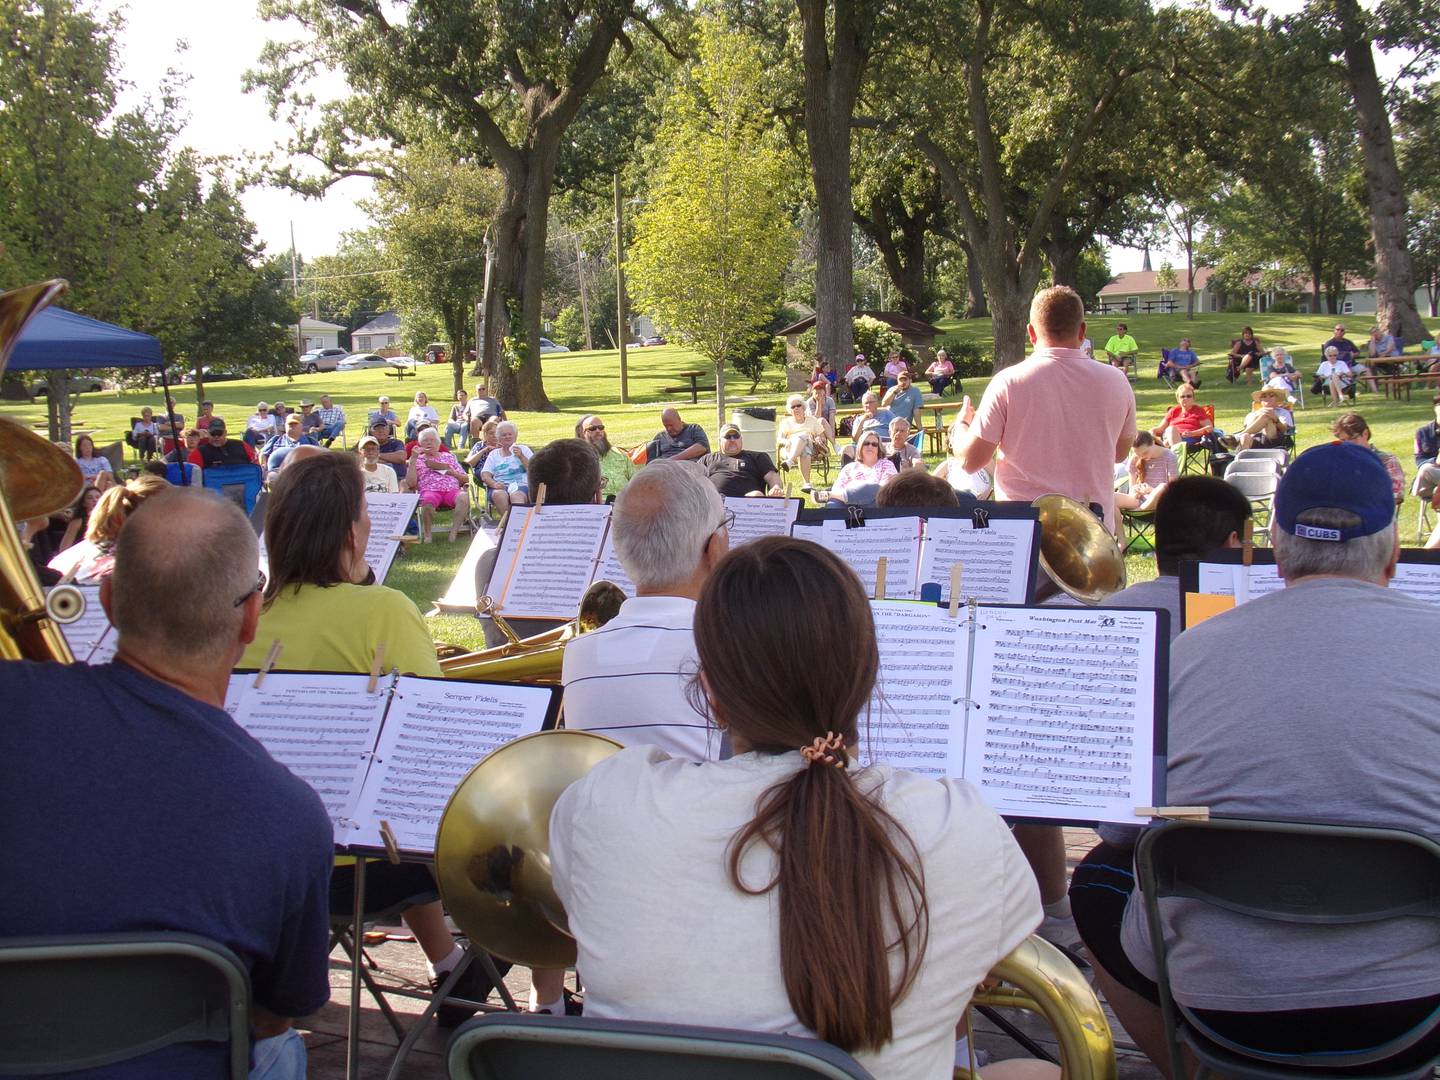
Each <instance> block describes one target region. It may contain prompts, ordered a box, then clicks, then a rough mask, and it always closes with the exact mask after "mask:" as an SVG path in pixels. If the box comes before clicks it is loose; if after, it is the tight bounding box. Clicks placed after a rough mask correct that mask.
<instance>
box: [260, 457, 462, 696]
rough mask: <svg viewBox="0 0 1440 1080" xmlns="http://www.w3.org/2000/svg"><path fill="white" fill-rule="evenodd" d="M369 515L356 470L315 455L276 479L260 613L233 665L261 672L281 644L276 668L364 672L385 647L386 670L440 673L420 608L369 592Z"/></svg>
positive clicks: (349, 460)
mask: <svg viewBox="0 0 1440 1080" xmlns="http://www.w3.org/2000/svg"><path fill="white" fill-rule="evenodd" d="M369 539H370V514H369V512H368V511H367V510H366V508H365V483H364V479H363V477H362V476H361V475H360V469H359V464H358V462H357V461H356V460H355V458H354V457H352V456H351V455H349V454H341V453H330V454H321V455H318V456H316V457H312V458H308V459H306V460H304V461H297V462H296V463H295V464H294V465H292V466H290V467H289V468H287V469H284V470H282V471H281V473H280V476H279V478H278V479H277V480H276V481H275V485H274V487H273V488H272V489H271V492H270V505H269V508H268V509H267V511H266V514H265V548H266V550H267V551H268V553H269V556H270V568H269V582H268V584H267V585H266V586H265V606H264V608H263V609H262V611H261V615H260V625H259V627H258V629H257V630H256V633H255V640H254V641H253V642H251V644H250V646H249V647H248V648H247V649H246V650H245V655H244V656H243V657H241V660H240V666H241V667H260V666H261V665H262V664H264V662H265V657H266V655H267V654H268V653H269V651H270V647H271V645H272V643H274V642H275V641H279V642H280V646H281V648H280V656H279V658H278V660H277V661H276V664H275V668H276V670H280V671H284V670H290V671H341V672H363V671H369V670H370V665H371V663H372V662H373V660H374V657H375V649H376V646H377V645H380V644H381V643H382V642H383V643H384V645H385V655H384V665H385V668H386V670H389V669H390V668H398V669H399V670H400V671H401V672H403V673H406V674H414V675H439V674H440V663H439V661H438V660H437V659H436V658H435V644H434V642H433V641H432V640H431V638H430V632H429V631H428V630H427V629H426V628H425V620H424V619H423V618H422V617H421V615H420V610H419V609H418V608H417V607H416V606H415V604H414V602H413V601H411V600H410V598H409V597H408V596H406V595H405V594H404V593H402V592H397V591H396V590H395V589H387V588H386V587H385V586H383V585H371V584H366V582H368V581H371V580H373V578H372V575H371V573H370V568H369V567H368V566H367V565H366V564H365V546H366V544H367V543H368V542H369Z"/></svg>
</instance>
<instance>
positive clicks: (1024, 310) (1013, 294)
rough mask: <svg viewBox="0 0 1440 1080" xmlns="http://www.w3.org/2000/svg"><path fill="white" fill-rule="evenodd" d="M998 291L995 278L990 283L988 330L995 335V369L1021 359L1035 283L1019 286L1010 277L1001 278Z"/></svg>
mask: <svg viewBox="0 0 1440 1080" xmlns="http://www.w3.org/2000/svg"><path fill="white" fill-rule="evenodd" d="M1000 277H1001V280H1003V284H1001V286H1000V288H998V289H997V288H996V287H995V285H996V279H995V278H992V279H991V281H990V312H991V319H992V321H991V327H992V332H993V333H994V336H995V370H996V371H1000V370H1001V369H1002V368H1007V367H1010V366H1012V365H1014V364H1018V363H1020V361H1021V360H1024V359H1025V343H1026V341H1027V340H1028V339H1027V337H1026V335H1025V325H1026V324H1027V323H1028V322H1029V321H1030V299H1031V297H1032V296H1033V295H1034V293H1035V282H1031V283H1030V285H1029V287H1028V288H1027V287H1025V286H1022V285H1021V283H1020V282H1019V281H1018V280H1015V279H1014V278H1013V277H1012V276H1011V275H1009V274H1005V275H1001V276H1000Z"/></svg>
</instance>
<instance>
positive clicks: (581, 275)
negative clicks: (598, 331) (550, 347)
mask: <svg viewBox="0 0 1440 1080" xmlns="http://www.w3.org/2000/svg"><path fill="white" fill-rule="evenodd" d="M575 277H576V278H577V279H578V280H579V282H580V317H581V318H582V319H584V320H585V348H587V349H594V348H595V339H594V338H593V337H592V336H591V335H590V301H589V300H587V299H586V298H585V253H584V252H582V251H581V250H580V234H579V233H576V234H575Z"/></svg>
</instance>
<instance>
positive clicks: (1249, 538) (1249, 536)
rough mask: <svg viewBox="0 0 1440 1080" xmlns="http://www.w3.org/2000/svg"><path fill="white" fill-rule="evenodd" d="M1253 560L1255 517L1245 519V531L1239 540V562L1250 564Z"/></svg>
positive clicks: (1244, 564)
mask: <svg viewBox="0 0 1440 1080" xmlns="http://www.w3.org/2000/svg"><path fill="white" fill-rule="evenodd" d="M1254 562H1255V519H1254V518H1246V519H1245V532H1244V536H1243V538H1242V539H1241V541H1240V563H1241V565H1243V566H1251V565H1253V564H1254Z"/></svg>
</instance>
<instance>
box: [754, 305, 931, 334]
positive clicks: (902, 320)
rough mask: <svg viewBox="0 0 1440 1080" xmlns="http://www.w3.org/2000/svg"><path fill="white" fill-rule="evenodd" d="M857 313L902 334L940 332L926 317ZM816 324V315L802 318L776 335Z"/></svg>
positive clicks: (892, 313)
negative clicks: (877, 320)
mask: <svg viewBox="0 0 1440 1080" xmlns="http://www.w3.org/2000/svg"><path fill="white" fill-rule="evenodd" d="M855 314H856V315H857V316H858V315H868V316H870V318H872V319H879V320H880V321H881V322H883V323H885V324H886V325H887V326H889V327H890V328H891V329H893V330H898V331H899V332H900V333H902V334H909V335H910V336H911V337H925V336H926V335H929V336H930V337H936V336H937V335H939V333H940V328H939V327H938V326H931V325H930V324H929V323H928V322H926V321H925V320H924V319H917V318H914V317H913V316H911V315H902V314H900V312H898V311H857V312H855ZM814 325H815V316H814V315H811V316H809V317H808V318H804V319H801V320H800V321H799V322H797V323H793V324H791V325H790V326H787V327H785V329H783V330H777V331H775V336H776V337H789V336H790V335H791V334H803V333H804V332H805V331H806V330H809V329H810V327H812V326H814Z"/></svg>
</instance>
